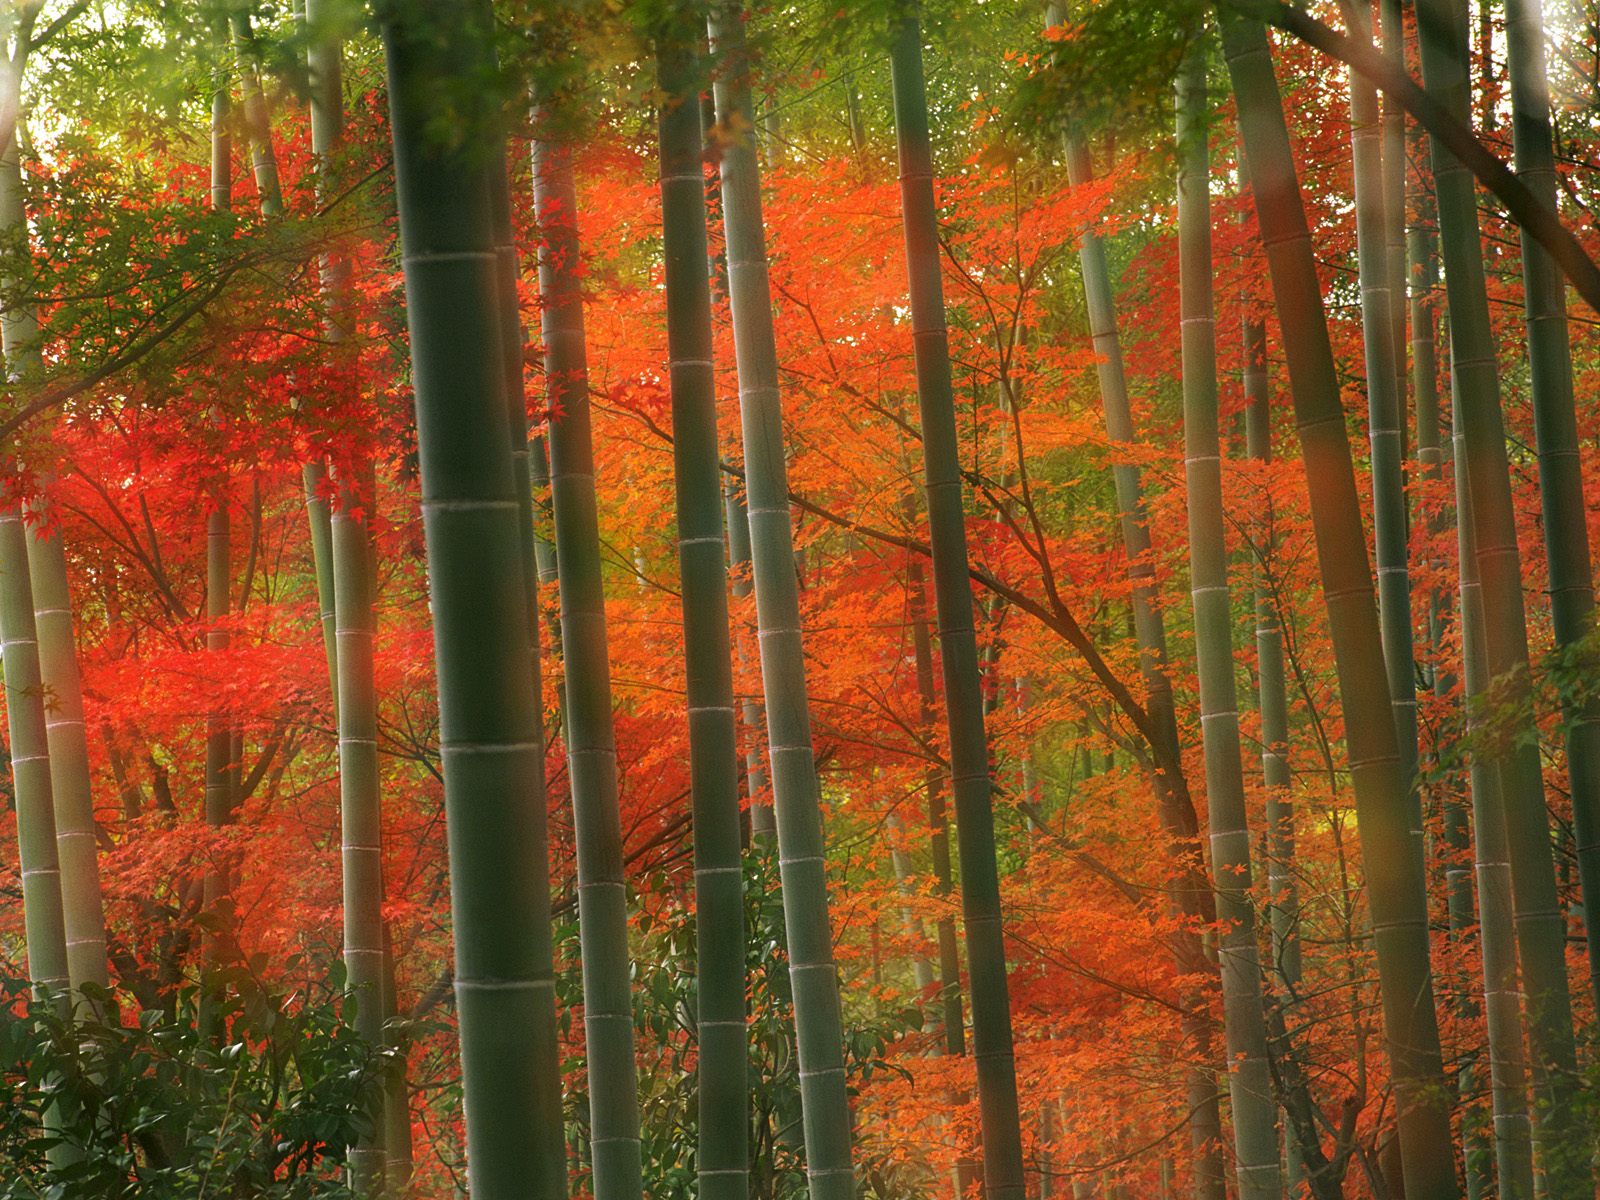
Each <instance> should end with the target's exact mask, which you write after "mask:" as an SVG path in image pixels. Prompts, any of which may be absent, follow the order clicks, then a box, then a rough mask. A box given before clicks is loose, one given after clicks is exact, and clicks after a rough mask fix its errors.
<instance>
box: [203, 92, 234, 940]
mask: <svg viewBox="0 0 1600 1200" xmlns="http://www.w3.org/2000/svg"><path fill="white" fill-rule="evenodd" d="M215 86H216V92H215V94H214V95H213V97H212V101H211V207H212V209H213V210H216V211H219V212H220V211H224V210H226V209H227V208H229V207H230V206H231V204H232V196H233V139H232V137H231V136H230V135H229V133H228V121H229V119H230V115H231V108H232V105H231V104H230V102H229V98H228V85H227V80H226V78H222V79H219V80H218V81H217V82H216V85H215ZM230 492H231V487H230V485H229V481H228V477H227V468H226V467H224V468H223V472H222V476H221V478H220V480H219V481H218V483H217V485H216V487H215V491H214V494H213V496H212V505H213V507H212V509H211V511H210V512H209V513H208V514H207V515H206V621H207V622H208V625H209V628H208V629H207V630H206V650H207V651H208V652H209V653H212V654H222V653H224V652H225V651H226V650H227V649H228V645H229V636H228V630H227V628H226V626H225V625H224V624H223V622H225V621H226V620H227V617H228V614H229V611H230V609H231V605H230V603H229V598H230V584H231V577H232V558H233V531H232V528H231V515H230V511H229V508H230V502H231V499H232V497H231V495H230ZM232 763H233V733H232V727H231V724H230V721H229V717H228V713H227V711H226V710H225V709H222V708H217V709H213V710H212V711H211V713H210V714H209V715H208V716H207V717H206V762H205V818H206V824H208V825H210V826H212V827H213V828H220V827H221V826H224V825H230V824H232V823H233V812H234V796H233V787H232V783H233V778H232V770H231V767H232ZM229 875H230V870H229V865H228V864H227V863H225V862H220V861H213V862H212V863H211V864H210V865H209V866H208V868H207V870H206V876H205V889H204V899H205V907H206V911H207V912H208V913H211V914H212V915H213V918H214V919H215V920H216V922H217V924H218V927H220V928H221V929H223V930H226V931H230V932H225V933H221V934H219V933H217V932H208V933H207V937H206V944H207V952H206V956H205V962H206V966H207V967H214V966H215V965H216V963H217V961H218V959H219V957H220V955H221V953H222V950H223V945H224V939H225V938H226V937H228V936H231V926H232V911H231V905H229V903H228V897H229V892H230V890H231V886H232V885H231V882H230V879H229Z"/></svg>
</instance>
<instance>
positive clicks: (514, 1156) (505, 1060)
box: [380, 0, 560, 1200]
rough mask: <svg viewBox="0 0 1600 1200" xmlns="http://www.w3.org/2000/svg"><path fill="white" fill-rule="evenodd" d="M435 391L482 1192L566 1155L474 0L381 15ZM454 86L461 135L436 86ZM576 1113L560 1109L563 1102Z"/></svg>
mask: <svg viewBox="0 0 1600 1200" xmlns="http://www.w3.org/2000/svg"><path fill="white" fill-rule="evenodd" d="M380 18H381V21H382V32H383V39H384V44H385V50H386V56H387V65H388V77H389V106H390V122H391V128H392V131H393V138H394V156H395V178H396V186H395V194H396V201H397V205H398V208H399V213H400V235H401V248H402V256H403V264H404V269H405V282H406V300H407V315H408V324H409V326H410V332H411V357H412V367H413V379H414V384H415V391H416V408H417V446H418V457H419V462H420V467H421V477H422V492H423V522H424V530H425V533H426V538H427V552H428V568H429V569H428V577H429V592H430V596H431V599H432V605H433V620H434V640H435V656H436V659H437V663H438V672H439V707H440V750H441V757H442V761H443V768H444V788H445V813H446V820H447V826H448V832H449V847H450V879H451V908H452V914H453V925H454V932H455V959H456V964H455V965H456V970H455V993H456V1009H457V1014H458V1022H459V1028H460V1039H461V1057H462V1082H463V1087H464V1092H465V1108H466V1132H467V1174H468V1185H469V1187H470V1188H471V1190H472V1193H473V1195H474V1197H480V1198H487V1200H500V1198H505V1197H519V1198H520V1197H525V1196H527V1195H528V1194H529V1189H530V1186H537V1185H536V1183H535V1181H539V1180H544V1179H549V1178H551V1177H553V1176H554V1175H555V1174H556V1173H557V1172H558V1171H559V1170H560V1168H559V1167H558V1166H557V1165H556V1164H553V1163H551V1162H550V1161H549V1155H548V1152H547V1150H546V1148H545V1147H546V1145H547V1143H546V1141H545V1140H543V1139H542V1138H541V1137H540V1130H541V1128H542V1126H543V1123H546V1122H549V1121H550V1120H551V1119H552V1118H553V1117H554V1116H555V1115H554V1114H552V1113H551V1112H549V1110H548V1106H547V1104H546V1103H545V1101H544V1097H545V1096H547V1095H548V1094H549V1086H548V1081H546V1080H543V1079H541V1075H542V1073H545V1072H547V1071H548V1065H547V1063H548V1058H547V1055H546V1053H545V1051H544V1049H543V1045H542V1042H543V1039H544V1037H545V1036H546V1033H545V1031H546V1029H547V1014H548V1013H550V1012H551V1011H552V1005H553V993H554V978H553V973H552V970H551V963H550V959H549V957H548V950H549V945H550V932H549V927H548V903H549V900H548V895H547V894H546V888H547V879H546V867H545V863H546V853H547V850H546V846H545V842H544V813H543V811H542V805H540V804H536V803H535V802H534V801H535V798H537V797H540V796H541V794H542V785H543V774H544V762H543V742H542V738H541V734H540V714H539V706H538V701H537V698H536V693H535V691H534V672H533V670H531V669H530V668H531V666H532V664H533V663H534V662H535V661H536V660H535V658H534V655H535V654H536V652H537V647H535V646H531V645H530V643H529V637H528V631H529V619H528V612H527V597H528V593H527V587H526V574H527V573H526V569H525V567H524V562H523V553H524V538H523V530H524V527H525V526H524V522H523V521H522V520H521V519H520V513H519V503H521V502H522V501H524V500H525V497H526V494H527V493H526V490H525V488H519V487H518V485H517V481H516V479H515V477H514V471H513V466H512V455H511V450H512V447H511V431H510V423H509V421H508V418H507V404H506V396H505V373H504V370H503V364H502V362H501V346H502V329H503V323H502V320H501V316H500V313H499V311H498V309H499V302H498V279H497V275H498V262H497V258H498V256H497V255H496V252H495V240H494V228H493V218H492V213H491V206H490V196H489V187H488V183H489V173H488V171H487V170H486V169H485V167H486V165H488V164H486V163H485V162H484V160H483V158H481V157H480V155H481V154H482V147H483V145H484V142H485V141H486V140H488V141H492V140H494V139H495V138H497V137H498V136H499V134H498V125H497V122H496V121H495V120H494V119H493V117H494V114H493V113H491V112H486V111H484V110H483V109H482V107H480V105H481V104H482V103H483V98H482V97H481V96H480V94H479V92H477V91H475V90H472V89H468V88H466V87H463V86H462V85H463V83H464V82H465V81H467V80H473V79H477V78H478V77H479V75H480V73H481V71H482V69H483V66H484V64H485V62H486V59H487V52H486V49H485V47H486V45H487V41H488V36H489V32H490V31H489V29H488V28H486V24H485V22H484V20H483V14H482V12H481V10H480V9H479V8H478V7H477V6H476V5H474V4H472V3H471V2H470V0H460V2H451V3H441V4H434V5H429V6H422V5H419V4H416V3H413V2H408V0H397V2H396V3H394V4H387V5H385V6H383V8H382V10H381V12H380ZM441 90H447V91H448V94H449V95H451V96H453V97H457V98H462V97H466V98H467V102H466V103H465V104H463V105H462V106H461V107H460V108H459V109H458V116H459V118H460V120H461V121H462V122H463V124H462V126H461V127H458V129H457V130H456V132H457V133H458V134H459V135H460V136H458V137H451V138H448V139H447V138H442V137H440V136H439V134H438V130H437V128H436V125H435V113H434V111H433V104H432V99H433V98H434V97H436V96H437V95H439V94H440V93H441ZM556 1119H558V1118H556Z"/></svg>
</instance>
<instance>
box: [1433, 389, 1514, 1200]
mask: <svg viewBox="0 0 1600 1200" xmlns="http://www.w3.org/2000/svg"><path fill="white" fill-rule="evenodd" d="M1453 425H1454V428H1455V435H1454V437H1453V439H1452V440H1453V442H1454V446H1455V461H1456V473H1455V482H1456V539H1457V546H1458V548H1459V563H1460V573H1459V580H1460V588H1461V657H1462V676H1463V680H1462V682H1463V684H1464V685H1465V689H1466V697H1467V727H1468V729H1469V731H1471V732H1474V733H1477V734H1478V735H1479V736H1482V735H1483V731H1482V725H1483V716H1484V713H1483V708H1484V705H1485V704H1486V703H1487V694H1486V693H1487V690H1488V687H1489V683H1490V675H1489V668H1488V652H1487V648H1486V646H1485V639H1484V613H1483V588H1482V585H1481V584H1480V583H1479V581H1478V562H1477V554H1476V549H1477V548H1476V546H1475V545H1474V544H1473V538H1474V534H1473V520H1472V495H1471V491H1470V489H1469V488H1468V486H1467V474H1468V472H1467V450H1466V438H1465V436H1464V435H1463V434H1462V432H1461V426H1462V422H1461V419H1460V411H1459V406H1458V407H1457V412H1456V419H1455V421H1454V422H1453ZM1469 786H1470V788H1471V791H1472V813H1473V824H1474V826H1475V827H1476V831H1477V838H1476V843H1475V845H1476V869H1477V876H1478V910H1479V917H1478V945H1479V950H1480V952H1481V954H1482V956H1483V1003H1484V1016H1485V1018H1486V1021H1487V1027H1488V1034H1489V1089H1490V1092H1489V1097H1490V1105H1491V1111H1492V1112H1493V1114H1494V1159H1495V1175H1496V1178H1497V1181H1498V1183H1499V1192H1498V1194H1499V1196H1500V1197H1501V1200H1531V1197H1532V1196H1533V1194H1534V1193H1533V1131H1532V1125H1531V1123H1530V1121H1529V1119H1528V1100H1527V1087H1528V1083H1527V1061H1526V1057H1525V1055H1524V1053H1523V1049H1522V1000H1521V996H1520V995H1519V993H1518V989H1517V946H1516V933H1515V930H1514V928H1513V925H1512V922H1513V919H1514V912H1515V905H1514V903H1513V900H1512V878H1511V863H1510V861H1509V860H1510V851H1509V848H1508V846H1507V843H1506V815H1505V796H1504V793H1503V792H1502V791H1501V786H1500V776H1499V774H1498V773H1497V772H1496V771H1495V769H1494V766H1493V764H1492V763H1491V762H1489V761H1488V759H1487V758H1486V756H1484V755H1481V754H1474V755H1473V756H1472V762H1471V774H1470V784H1469Z"/></svg>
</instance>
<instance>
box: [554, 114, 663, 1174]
mask: <svg viewBox="0 0 1600 1200" xmlns="http://www.w3.org/2000/svg"><path fill="white" fill-rule="evenodd" d="M562 117H563V114H562V113H561V112H560V110H559V109H556V108H554V107H551V108H547V109H545V110H543V111H541V112H540V113H539V114H538V116H537V118H536V120H535V138H534V142H533V187H534V201H535V205H536V207H537V210H538V213H539V233H540V246H539V292H540V295H541V296H542V298H543V301H544V303H543V308H542V313H543V318H542V320H543V324H542V337H543V340H544V364H545V388H546V407H547V408H548V409H549V411H550V413H551V414H552V416H551V420H550V424H549V429H548V434H547V443H546V446H547V450H548V455H549V469H550V502H551V511H552V515H553V521H554V532H555V560H556V564H557V583H558V585H559V588H560V596H561V647H562V661H563V678H564V680H565V694H566V710H565V720H566V742H567V770H568V776H569V778H570V780H571V790H572V806H573V816H574V825H575V828H576V830H577V839H578V842H577V849H578V872H579V875H578V888H579V892H578V894H579V904H580V918H579V930H580V938H581V939H582V954H583V982H584V1013H585V1022H586V1032H587V1037H588V1039H589V1043H590V1051H589V1055H590V1062H591V1064H592V1065H591V1068H590V1076H591V1079H590V1101H589V1105H590V1119H591V1123H592V1127H593V1130H594V1137H595V1140H596V1148H595V1150H594V1163H595V1189H596V1190H595V1194H596V1195H597V1196H604V1195H606V1194H608V1193H607V1192H602V1191H601V1190H600V1189H601V1187H602V1184H603V1185H604V1186H605V1188H607V1189H608V1191H609V1194H612V1195H629V1194H637V1191H638V1188H639V1186H640V1185H639V1183H638V1179H639V1173H640V1170H641V1167H640V1158H639V1153H640V1152H639V1146H638V1137H639V1113H638V1102H637V1099H636V1098H635V1096H636V1085H635V1083H634V1078H635V1076H634V1070H635V1068H634V1064H633V1023H632V1013H633V1009H632V1001H631V999H630V993H629V982H628V979H629V967H628V957H627V890H626V886H625V883H624V876H623V863H622V838H621V828H620V819H619V816H618V809H617V765H616V741H615V734H614V731H613V726H612V701H611V661H610V652H609V649H608V646H607V635H606V611H605V590H604V584H603V581H602V578H601V569H600V529H599V518H598V513H597V507H596V498H595V466H594V445H593V432H592V426H591V418H590V406H589V374H588V359H587V355H586V351H585V342H584V325H583V292H582V286H581V283H580V276H579V268H580V266H581V264H582V256H581V247H580V245H579V240H578V239H579V231H578V202H577V195H576V191H575V188H574V184H573V178H572V159H571V151H570V146H569V143H568V141H567V140H566V138H565V137H564V136H563V134H565V132H566V131H565V130H563V129H562V128H561V127H560V126H561V121H562ZM591 1018H594V1022H593V1024H592V1025H589V1024H588V1022H589V1021H590V1020H591ZM597 1056H598V1057H597ZM602 1070H604V1071H605V1072H608V1074H605V1075H603V1076H602V1075H601V1074H600V1072H601V1071H602ZM602 1150H603V1151H604V1153H603V1154H602ZM602 1159H604V1165H603V1166H602Z"/></svg>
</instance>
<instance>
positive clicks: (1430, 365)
mask: <svg viewBox="0 0 1600 1200" xmlns="http://www.w3.org/2000/svg"><path fill="white" fill-rule="evenodd" d="M1417 201H1418V207H1419V208H1422V207H1424V206H1425V205H1426V201H1427V194H1426V188H1419V189H1418V196H1417ZM1421 222H1422V218H1420V217H1419V223H1418V225H1417V227H1415V228H1413V229H1411V230H1410V231H1408V234H1407V238H1406V257H1407V264H1408V272H1409V274H1410V277H1411V347H1412V351H1411V357H1412V362H1413V370H1412V390H1413V393H1414V394H1415V397H1416V410H1417V463H1418V466H1419V468H1420V470H1421V475H1422V478H1423V480H1425V481H1426V482H1428V483H1430V484H1433V485H1434V486H1435V487H1437V486H1438V485H1439V484H1440V483H1441V482H1442V481H1443V478H1444V470H1443V464H1444V447H1443V445H1442V438H1441V434H1440V425H1439V378H1438V363H1437V358H1436V352H1435V348H1434V346H1435V339H1434V327H1435V324H1436V316H1437V314H1436V313H1435V312H1434V306H1435V298H1436V292H1437V288H1438V272H1437V270H1436V267H1435V263H1434V259H1433V247H1432V235H1431V232H1430V231H1429V230H1427V229H1425V228H1423V226H1422V223H1421ZM1464 478H1465V475H1464V474H1463V475H1461V476H1458V477H1457V484H1458V486H1459V484H1460V481H1461V480H1462V479H1464ZM1468 523H1470V522H1468ZM1430 524H1431V526H1432V529H1433V531H1434V532H1435V533H1439V532H1442V531H1443V530H1444V529H1445V528H1447V525H1448V518H1447V516H1446V514H1444V513H1440V514H1437V515H1436V516H1434V517H1433V518H1432V520H1431V522H1430ZM1457 536H1458V538H1460V537H1462V536H1463V534H1462V530H1461V528H1460V527H1458V528H1457ZM1470 559H1471V552H1470V547H1468V549H1467V550H1466V551H1465V552H1464V554H1463V556H1462V558H1461V562H1462V563H1463V564H1467V563H1469V562H1470ZM1472 577H1473V581H1474V582H1473V585H1472V586H1473V589H1474V595H1476V588H1477V583H1476V570H1474V571H1473V576H1472ZM1462 586H1465V584H1464V582H1463V585H1462ZM1450 611H1451V603H1450V596H1449V593H1448V591H1446V590H1445V589H1444V588H1435V589H1434V592H1433V594H1432V595H1431V596H1430V597H1429V598H1428V631H1429V632H1428V640H1429V644H1430V645H1429V649H1430V658H1431V659H1432V663H1431V667H1430V671H1429V678H1430V681H1431V685H1432V690H1433V693H1434V695H1435V696H1436V697H1441V698H1444V697H1450V696H1453V695H1454V694H1455V691H1456V681H1457V675H1456V673H1455V672H1454V671H1452V670H1450V668H1449V666H1448V663H1447V662H1446V660H1445V658H1444V652H1443V640H1444V629H1445V626H1446V624H1447V623H1448V620H1449V615H1450ZM1477 620H1478V621H1480V622H1481V620H1482V614H1481V612H1480V613H1479V614H1478V615H1477ZM1462 636H1463V644H1464V645H1465V644H1466V642H1467V641H1468V640H1469V639H1468V635H1467V631H1466V630H1465V629H1463V635H1462ZM1471 636H1472V637H1476V638H1480V639H1481V638H1482V636H1483V631H1482V628H1481V625H1479V626H1475V628H1474V631H1473V632H1472V634H1471ZM1480 666H1481V663H1480ZM1483 769H1484V768H1483V764H1481V763H1479V762H1476V761H1474V763H1473V770H1474V771H1476V772H1478V775H1477V776H1474V779H1477V778H1478V776H1481V774H1482V771H1483ZM1450 775H1451V776H1454V775H1456V773H1455V772H1451V773H1450ZM1491 786H1492V784H1491ZM1439 792H1440V805H1439V807H1440V826H1441V833H1442V837H1441V839H1440V840H1441V842H1442V846H1443V849H1442V857H1443V858H1444V860H1445V863H1444V893H1445V908H1446V915H1447V919H1448V922H1449V929H1450V936H1451V939H1452V941H1454V942H1456V943H1457V944H1458V945H1459V944H1464V943H1465V942H1466V941H1468V940H1469V939H1470V938H1471V936H1472V933H1473V931H1474V930H1475V929H1476V928H1477V917H1476V914H1475V913H1474V911H1473V901H1472V873H1473V868H1472V862H1473V839H1472V830H1471V826H1470V821H1469V816H1468V809H1467V807H1466V806H1465V805H1464V804H1463V803H1462V801H1461V795H1460V791H1459V785H1458V783H1457V781H1456V779H1455V778H1447V779H1446V780H1444V781H1443V782H1442V783H1441V784H1440V785H1439ZM1499 803H1500V802H1499V799H1498V794H1496V799H1495V801H1494V804H1495V810H1496V811H1498V806H1499ZM1507 911H1509V909H1508V910H1507ZM1506 929H1507V931H1508V933H1509V930H1510V926H1509V924H1508V925H1507V926H1506ZM1512 953H1513V954H1514V953H1515V949H1514V947H1513V950H1512ZM1459 1011H1460V1013H1461V1015H1462V1016H1464V1017H1467V1018H1475V1017H1476V1016H1477V1012H1478V1008H1477V1004H1476V1003H1475V1002H1474V1001H1473V999H1472V989H1471V987H1470V986H1467V985H1466V981H1464V980H1463V981H1462V989H1461V1001H1460V1006H1459ZM1477 1057H1478V1056H1477V1053H1476V1052H1475V1051H1468V1052H1466V1053H1464V1054H1463V1055H1462V1056H1461V1058H1460V1060H1459V1062H1460V1066H1459V1068H1458V1079H1459V1084H1460V1088H1459V1091H1460V1094H1461V1097H1462V1099H1463V1100H1466V1099H1467V1098H1468V1097H1476V1096H1477V1095H1478V1092H1479V1088H1480V1082H1479V1079H1480V1074H1481V1072H1480V1070H1479V1066H1478V1062H1477ZM1462 1124H1463V1129H1464V1132H1463V1137H1462V1140H1463V1146H1462V1158H1463V1161H1464V1163H1465V1165H1466V1179H1467V1200H1479V1197H1481V1196H1483V1195H1485V1194H1487V1193H1488V1190H1489V1189H1490V1188H1491V1187H1492V1186H1493V1177H1492V1174H1491V1172H1490V1170H1489V1169H1488V1167H1487V1166H1486V1164H1485V1159H1486V1157H1487V1155H1488V1147H1487V1146H1486V1145H1485V1142H1484V1139H1483V1138H1482V1136H1481V1134H1480V1132H1479V1131H1478V1129H1477V1128H1475V1127H1468V1124H1467V1122H1466V1121H1465V1120H1463V1122H1462Z"/></svg>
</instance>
